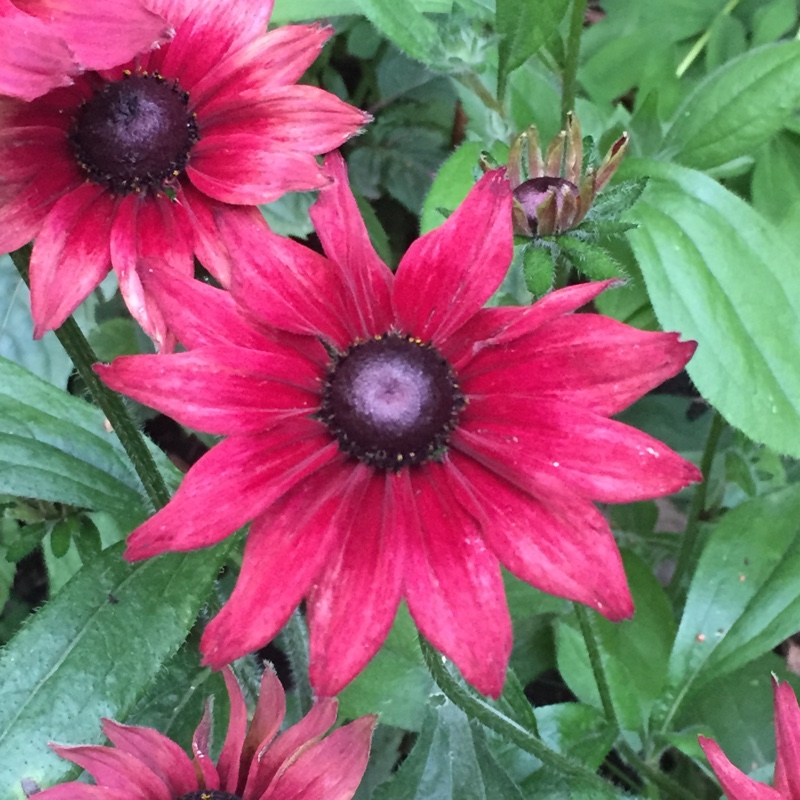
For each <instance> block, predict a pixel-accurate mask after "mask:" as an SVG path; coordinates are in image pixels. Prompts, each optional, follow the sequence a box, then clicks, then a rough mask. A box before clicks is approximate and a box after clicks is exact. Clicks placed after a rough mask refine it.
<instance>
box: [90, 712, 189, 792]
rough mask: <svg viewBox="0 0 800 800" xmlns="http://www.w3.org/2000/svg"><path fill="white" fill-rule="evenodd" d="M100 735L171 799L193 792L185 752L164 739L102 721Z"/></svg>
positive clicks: (147, 730) (149, 730) (148, 730)
mask: <svg viewBox="0 0 800 800" xmlns="http://www.w3.org/2000/svg"><path fill="white" fill-rule="evenodd" d="M103 733H104V734H105V735H106V736H107V737H108V738H109V740H110V741H111V742H113V743H114V744H115V745H116V746H117V747H118V748H120V749H121V750H125V751H126V752H128V753H130V754H131V755H132V756H135V757H136V758H138V759H139V760H140V761H142V762H143V763H145V764H147V766H148V767H149V768H150V769H151V770H152V771H153V772H154V773H155V774H156V775H157V776H158V777H159V778H161V780H162V781H164V783H165V784H166V786H167V788H168V789H169V791H170V792H171V794H172V796H173V797H180V796H181V795H184V794H187V793H188V792H191V791H192V790H194V789H197V776H196V775H195V774H194V768H193V767H192V762H191V760H190V759H189V757H188V756H187V755H186V753H184V752H183V750H182V749H181V748H180V747H179V746H178V745H177V744H176V743H175V742H173V741H172V739H169V738H168V737H166V736H164V735H163V734H162V733H159V732H158V731H156V730H153V729H152V728H140V727H137V726H134V725H122V724H120V723H119V722H114V721H113V720H110V719H105V720H103Z"/></svg>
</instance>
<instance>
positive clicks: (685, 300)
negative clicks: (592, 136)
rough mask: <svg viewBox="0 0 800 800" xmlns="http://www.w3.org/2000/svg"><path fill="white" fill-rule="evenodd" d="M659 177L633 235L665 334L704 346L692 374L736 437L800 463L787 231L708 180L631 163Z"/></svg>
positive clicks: (798, 326)
mask: <svg viewBox="0 0 800 800" xmlns="http://www.w3.org/2000/svg"><path fill="white" fill-rule="evenodd" d="M623 169H625V170H626V172H630V173H634V174H638V175H643V174H649V175H650V176H651V180H650V183H649V184H648V187H647V190H646V191H645V193H644V195H643V196H642V199H641V200H640V201H639V202H638V203H637V205H636V207H635V209H634V211H633V214H634V215H635V219H636V221H637V222H638V223H639V227H638V228H637V229H636V230H634V231H631V232H630V233H629V234H628V237H629V240H630V242H631V244H632V246H633V249H634V252H635V254H636V257H637V259H638V261H639V265H640V266H641V269H642V274H643V275H644V279H645V282H646V284H647V288H648V292H649V294H650V299H651V301H652V304H653V308H654V309H655V312H656V314H657V316H658V319H659V321H660V322H661V325H662V326H663V328H664V329H665V330H676V331H680V333H681V334H682V335H683V336H684V337H686V338H689V339H695V340H696V341H697V342H698V345H699V346H698V349H697V352H696V354H695V356H694V358H693V359H692V360H691V361H690V362H689V365H688V371H689V375H690V376H691V378H692V380H693V381H694V383H695V385H696V386H697V388H698V390H699V391H700V392H701V394H702V395H703V397H705V398H706V399H707V400H708V401H709V402H710V403H712V404H713V405H714V406H715V407H716V408H717V409H718V410H719V411H720V413H721V414H722V415H723V416H724V417H725V419H727V421H728V422H730V423H731V424H732V425H734V426H735V427H738V428H740V429H741V430H742V431H743V432H744V433H745V434H747V435H748V436H749V437H750V438H751V439H754V440H755V441H757V442H761V443H763V444H766V445H768V446H769V447H771V448H772V449H773V450H776V451H777V452H780V453H786V454H790V455H795V456H797V455H800V371H798V369H797V353H798V352H800V271H798V270H797V268H796V266H795V259H794V255H793V253H792V252H791V251H790V250H789V249H788V247H787V246H786V245H785V244H784V243H783V242H782V240H781V238H780V236H779V234H778V233H777V231H776V230H775V229H774V228H773V227H771V226H770V225H769V223H767V222H766V221H765V220H764V219H763V218H762V217H760V216H759V215H758V214H757V213H756V212H754V211H753V210H752V208H750V207H749V206H748V205H747V204H746V203H744V202H743V201H742V200H740V199H739V198H738V197H736V196H735V195H733V194H732V193H730V192H728V191H727V190H726V189H724V188H723V187H722V186H720V185H719V184H718V183H716V182H715V181H713V180H712V179H710V178H708V177H706V176H705V175H702V174H701V173H699V172H695V171H693V170H688V169H685V168H683V167H678V166H676V165H674V164H665V163H662V162H655V161H641V160H637V159H630V160H629V161H627V162H626V163H625V164H623Z"/></svg>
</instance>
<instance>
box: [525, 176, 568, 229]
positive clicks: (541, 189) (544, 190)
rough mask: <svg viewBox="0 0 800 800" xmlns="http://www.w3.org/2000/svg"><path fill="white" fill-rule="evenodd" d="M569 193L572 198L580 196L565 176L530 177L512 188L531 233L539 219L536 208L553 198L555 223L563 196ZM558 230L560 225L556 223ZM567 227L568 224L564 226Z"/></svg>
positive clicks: (561, 205) (562, 204)
mask: <svg viewBox="0 0 800 800" xmlns="http://www.w3.org/2000/svg"><path fill="white" fill-rule="evenodd" d="M567 195H570V196H571V197H572V198H573V199H574V200H577V199H578V198H579V197H580V190H579V189H578V187H577V186H576V185H575V184H574V183H573V182H572V181H568V180H567V179H566V178H557V177H553V176H549V175H545V176H544V177H541V178H530V179H529V180H527V181H524V182H523V183H521V184H520V185H519V186H517V188H516V189H514V199H515V200H516V201H517V202H518V203H519V204H520V205H521V206H522V208H523V210H524V211H525V216H526V217H527V218H528V223H529V224H530V226H531V230H532V231H533V233H536V230H537V227H538V224H539V220H538V212H537V208H538V207H539V206H540V205H541V204H542V203H544V201H545V200H547V199H548V198H550V197H553V198H554V202H555V206H556V208H555V213H556V220H557V223H558V222H560V220H559V219H558V217H559V215H560V213H561V209H562V208H563V207H564V198H565V197H566V196H567ZM556 227H557V228H558V230H561V226H559V225H558V224H557V225H556ZM566 227H568V226H566Z"/></svg>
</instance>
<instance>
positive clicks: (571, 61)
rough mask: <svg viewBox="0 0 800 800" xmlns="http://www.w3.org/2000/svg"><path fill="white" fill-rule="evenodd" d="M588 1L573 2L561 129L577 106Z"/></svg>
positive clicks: (562, 100) (565, 64)
mask: <svg viewBox="0 0 800 800" xmlns="http://www.w3.org/2000/svg"><path fill="white" fill-rule="evenodd" d="M586 2H587V0H572V16H571V17H570V21H569V33H568V34H567V47H566V52H567V56H566V59H565V60H564V80H563V82H562V89H561V127H562V128H566V125H567V114H569V112H570V111H572V110H573V107H574V106H575V83H576V78H577V75H578V57H579V55H580V52H581V37H582V36H583V20H584V17H585V16H586Z"/></svg>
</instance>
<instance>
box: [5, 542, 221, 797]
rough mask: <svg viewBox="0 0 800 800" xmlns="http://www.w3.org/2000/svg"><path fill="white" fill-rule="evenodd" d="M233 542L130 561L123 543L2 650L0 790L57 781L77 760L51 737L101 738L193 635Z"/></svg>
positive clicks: (10, 792) (18, 791)
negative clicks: (104, 727)
mask: <svg viewBox="0 0 800 800" xmlns="http://www.w3.org/2000/svg"><path fill="white" fill-rule="evenodd" d="M227 549H228V544H227V543H225V544H222V545H218V546H217V547H215V548H212V549H209V550H203V551H201V552H197V553H191V554H187V555H183V554H182V555H169V556H165V557H163V558H159V559H153V560H150V561H146V562H143V563H141V564H137V565H136V566H131V565H130V564H128V563H127V562H126V561H125V560H124V559H123V558H122V545H117V546H115V547H112V548H109V549H108V550H106V551H104V552H103V554H102V555H101V556H100V557H99V558H97V559H96V560H94V561H93V562H92V563H91V564H89V565H87V566H85V567H84V568H83V569H81V570H80V572H79V573H78V574H77V575H75V577H74V578H73V579H72V580H71V581H70V582H69V584H67V586H66V587H65V588H64V589H63V590H62V591H61V592H60V593H59V595H58V596H57V597H55V598H54V599H53V600H51V601H50V602H49V603H48V604H47V605H46V606H44V607H43V608H42V609H41V610H40V611H38V612H37V613H36V614H35V615H34V616H33V617H32V619H31V620H30V621H29V622H28V624H27V625H25V627H24V628H23V629H22V630H21V631H20V632H19V633H18V634H17V635H16V636H15V637H14V639H13V640H12V641H11V642H10V643H9V645H8V646H7V647H6V648H5V649H4V650H3V653H2V655H0V686H2V687H3V690H2V691H3V702H2V704H0V797H3V798H8V800H23V798H24V794H23V791H22V786H21V781H22V780H23V779H24V778H27V779H30V780H33V781H35V782H36V783H37V784H39V785H40V786H42V787H46V786H50V785H52V784H54V783H57V782H58V781H60V780H62V779H64V778H65V776H67V775H68V774H69V773H70V772H71V770H72V765H71V764H70V763H69V762H67V761H64V760H62V759H60V758H59V757H58V756H56V755H55V753H53V752H52V751H51V750H50V749H49V748H48V747H47V742H48V741H57V742H63V743H69V744H89V743H99V742H100V741H101V740H102V736H101V733H100V717H101V716H108V717H114V718H116V719H118V720H124V719H125V718H126V716H127V714H128V712H129V711H130V710H131V708H132V707H133V706H134V704H135V703H136V701H137V700H139V698H141V697H142V695H143V694H144V693H145V691H146V690H147V689H148V687H149V686H150V685H151V684H152V683H153V681H154V679H155V676H156V675H157V674H158V672H159V670H160V669H161V667H162V665H163V664H164V663H165V662H166V661H167V660H168V659H169V658H170V657H171V656H172V655H173V654H174V653H175V652H176V651H177V649H178V647H179V646H180V644H181V642H183V640H184V639H185V638H186V634H187V633H188V631H189V628H190V627H191V625H192V623H193V622H194V619H195V616H196V615H197V612H198V610H199V608H200V605H201V604H202V602H203V601H204V599H205V597H206V595H207V593H208V591H209V590H210V588H211V584H212V582H213V580H214V578H215V576H216V574H217V571H218V569H219V566H220V564H221V563H222V560H223V558H224V556H225V553H226V552H227Z"/></svg>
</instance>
